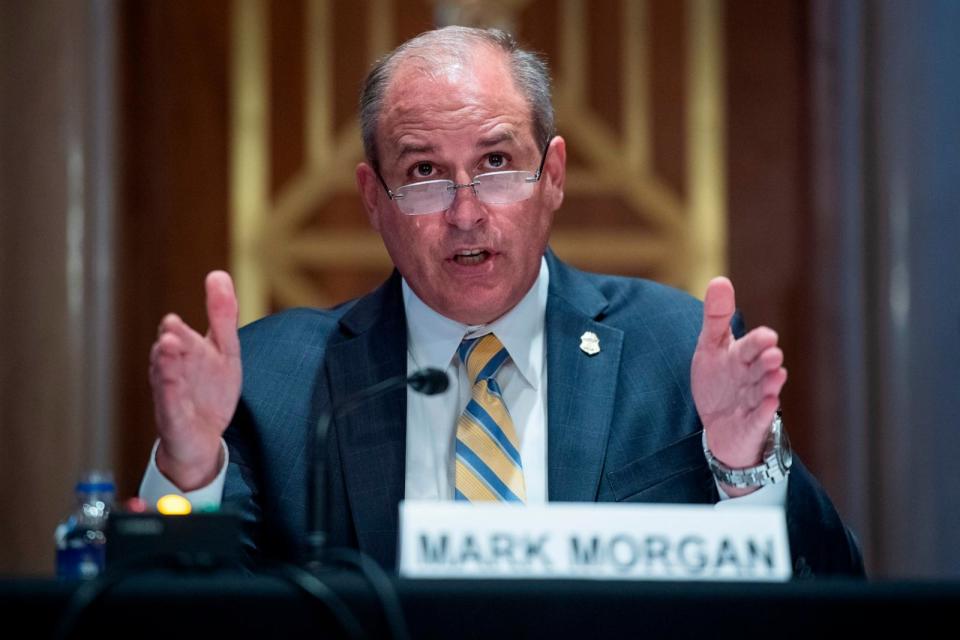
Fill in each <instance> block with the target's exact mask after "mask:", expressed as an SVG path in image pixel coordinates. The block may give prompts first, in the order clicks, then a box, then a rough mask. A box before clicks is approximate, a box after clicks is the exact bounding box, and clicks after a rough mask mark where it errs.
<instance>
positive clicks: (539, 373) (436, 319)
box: [403, 258, 550, 389]
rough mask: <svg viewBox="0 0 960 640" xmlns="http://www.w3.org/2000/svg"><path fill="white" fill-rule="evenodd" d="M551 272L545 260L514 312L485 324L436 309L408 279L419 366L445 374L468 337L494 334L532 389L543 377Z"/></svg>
mask: <svg viewBox="0 0 960 640" xmlns="http://www.w3.org/2000/svg"><path fill="white" fill-rule="evenodd" d="M549 285H550V271H549V269H548V268H547V261H546V259H545V258H541V259H540V273H539V275H538V276H537V279H536V281H535V282H534V283H533V286H532V287H530V290H529V291H528V292H527V293H526V295H524V296H523V298H522V299H521V300H520V302H518V303H517V305H516V306H515V307H513V309H510V311H508V312H507V313H505V314H504V315H502V316H501V317H500V318H498V319H496V320H494V321H493V322H491V323H490V324H486V325H465V324H463V323H460V322H456V321H455V320H451V319H450V318H447V317H446V316H443V315H441V314H439V313H437V312H436V311H434V310H433V309H431V308H430V307H429V306H427V304H426V303H425V302H423V300H421V299H420V298H419V296H417V294H416V293H414V292H413V289H411V288H410V285H408V284H407V281H406V279H404V280H403V306H404V310H405V311H406V315H407V345H408V348H409V350H410V354H411V356H412V357H413V361H414V362H415V363H416V365H417V366H418V367H420V368H423V367H435V368H437V369H441V370H445V369H446V368H447V367H448V366H449V365H450V363H451V362H452V361H453V359H454V358H455V357H456V351H457V347H458V346H460V342H461V341H462V340H463V339H464V338H465V337H471V338H472V337H476V336H481V335H484V334H487V333H491V332H492V333H495V334H496V336H497V338H499V339H500V342H501V343H502V344H503V346H504V347H506V349H507V353H509V354H510V359H511V360H512V361H513V363H514V364H515V365H516V367H517V370H518V371H519V372H520V375H521V376H523V378H524V380H525V381H526V382H527V383H528V384H529V385H530V386H531V387H532V388H533V389H539V388H540V381H541V380H542V379H543V362H544V358H543V353H544V350H543V345H544V341H543V334H544V317H545V316H546V311H547V292H548V290H549Z"/></svg>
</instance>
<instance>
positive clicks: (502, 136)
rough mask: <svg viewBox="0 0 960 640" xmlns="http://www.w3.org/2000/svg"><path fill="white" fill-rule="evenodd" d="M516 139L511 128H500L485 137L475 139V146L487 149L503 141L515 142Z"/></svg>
mask: <svg viewBox="0 0 960 640" xmlns="http://www.w3.org/2000/svg"><path fill="white" fill-rule="evenodd" d="M516 140H517V136H516V134H515V133H514V131H513V129H501V130H500V131H498V132H496V133H494V134H491V135H489V136H487V137H485V138H480V139H479V140H478V141H477V147H478V148H481V149H488V148H490V147H495V146H497V145H499V144H503V143H504V142H516Z"/></svg>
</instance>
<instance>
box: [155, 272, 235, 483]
mask: <svg viewBox="0 0 960 640" xmlns="http://www.w3.org/2000/svg"><path fill="white" fill-rule="evenodd" d="M206 294H207V318H208V321H209V325H210V328H209V330H208V331H207V334H206V335H205V336H201V335H200V334H199V333H197V332H196V331H194V330H193V329H191V328H190V327H189V326H188V325H187V324H186V323H185V322H184V321H183V320H181V319H180V317H179V316H177V315H176V314H172V313H171V314H168V315H167V316H165V317H164V318H163V320H162V321H161V323H160V328H159V330H158V335H157V340H156V342H154V343H153V348H152V349H151V350H150V386H151V388H152V390H153V406H154V415H155V417H156V422H157V432H158V433H159V436H160V446H159V448H158V449H157V467H158V468H159V469H160V471H162V472H163V474H164V475H165V476H167V477H168V478H169V479H170V480H171V481H172V482H173V483H174V484H176V485H177V486H178V487H179V488H180V489H181V490H182V491H191V490H193V489H198V488H200V487H202V486H205V485H207V484H209V483H210V482H211V481H212V480H213V479H214V478H215V477H216V475H217V472H218V470H219V468H220V465H221V464H222V460H221V447H220V437H221V435H222V434H223V432H224V430H225V429H226V428H227V425H228V424H229V422H230V419H231V418H232V417H233V413H234V411H235V410H236V408H237V402H238V401H239V399H240V387H241V383H242V370H241V366H240V340H239V337H238V335H237V317H238V306H237V296H236V294H235V293H234V290H233V281H232V280H231V279H230V275H229V274H227V273H226V272H224V271H213V272H211V273H209V274H208V275H207V278H206Z"/></svg>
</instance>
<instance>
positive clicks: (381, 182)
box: [373, 167, 403, 200]
mask: <svg viewBox="0 0 960 640" xmlns="http://www.w3.org/2000/svg"><path fill="white" fill-rule="evenodd" d="M373 172H374V173H375V174H377V180H379V181H380V184H382V185H383V190H384V191H386V192H387V196H389V198H390V199H391V200H395V199H397V198H402V197H403V194H402V193H401V194H399V195H398V194H395V193H394V192H393V191H390V187H388V186H387V181H386V180H384V179H383V176H382V175H380V170H379V169H377V168H376V167H374V168H373Z"/></svg>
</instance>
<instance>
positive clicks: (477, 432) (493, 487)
mask: <svg viewBox="0 0 960 640" xmlns="http://www.w3.org/2000/svg"><path fill="white" fill-rule="evenodd" d="M458 353H459V354H460V360H461V361H462V362H463V363H464V365H466V367H467V374H468V375H469V376H470V380H472V381H473V390H472V393H471V396H472V397H471V398H470V402H468V403H467V406H466V408H465V409H464V410H463V413H462V414H460V418H459V419H458V420H457V456H456V491H455V498H456V499H457V500H469V501H470V502H478V501H489V500H502V501H507V502H520V503H523V502H526V500H527V490H526V486H525V484H524V481H523V466H522V465H521V464H520V445H519V443H518V442H517V432H516V430H515V429H514V428H513V420H511V419H510V414H509V413H508V412H507V407H506V405H505V404H504V403H503V396H502V394H501V392H500V385H498V384H497V381H496V379H495V378H494V376H495V375H496V374H497V371H498V370H499V369H500V367H501V366H503V363H504V362H506V360H507V358H509V357H510V356H509V354H508V353H507V350H506V349H505V348H504V347H503V345H502V344H500V341H499V340H498V339H497V337H496V336H495V335H493V334H492V333H488V334H487V335H485V336H482V337H480V338H472V339H469V340H464V341H463V342H462V343H461V344H460V348H459V349H458Z"/></svg>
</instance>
